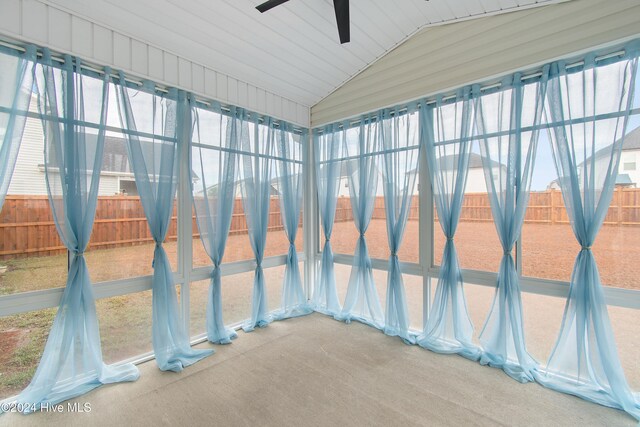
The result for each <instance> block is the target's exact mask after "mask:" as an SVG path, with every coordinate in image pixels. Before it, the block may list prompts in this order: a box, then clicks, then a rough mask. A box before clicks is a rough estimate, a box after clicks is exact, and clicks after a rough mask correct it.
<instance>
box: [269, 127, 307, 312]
mask: <svg viewBox="0 0 640 427" xmlns="http://www.w3.org/2000/svg"><path fill="white" fill-rule="evenodd" d="M306 140H307V133H306V132H303V133H302V134H301V135H296V134H295V133H294V132H293V129H292V127H291V126H288V125H286V124H284V123H283V124H281V125H280V127H279V128H278V129H277V130H276V131H275V145H276V149H277V150H276V152H277V155H278V159H277V160H276V163H277V165H276V166H277V170H276V172H277V175H278V179H277V184H278V193H279V198H280V212H281V216H282V224H283V226H284V231H285V233H286V235H287V239H288V240H289V249H288V251H287V261H286V263H285V271H284V280H283V284H282V302H281V308H280V309H279V310H278V311H277V312H276V313H275V314H274V316H273V317H274V319H275V320H281V319H287V318H290V317H297V316H304V315H306V314H309V313H311V312H312V311H313V310H312V308H311V306H310V305H309V304H308V303H307V298H306V297H305V295H304V290H303V287H302V279H301V275H300V267H299V265H298V253H297V251H296V236H297V235H298V227H299V224H300V212H301V210H302V189H303V187H304V182H303V163H302V160H303V156H302V146H303V145H302V144H305V143H306Z"/></svg>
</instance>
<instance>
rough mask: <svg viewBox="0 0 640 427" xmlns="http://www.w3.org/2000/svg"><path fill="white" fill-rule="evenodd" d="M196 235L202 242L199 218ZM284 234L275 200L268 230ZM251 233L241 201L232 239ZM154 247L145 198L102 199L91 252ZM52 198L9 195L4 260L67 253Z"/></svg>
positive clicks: (1, 223)
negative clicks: (54, 217) (55, 219)
mask: <svg viewBox="0 0 640 427" xmlns="http://www.w3.org/2000/svg"><path fill="white" fill-rule="evenodd" d="M177 219H178V209H177V205H175V204H174V208H173V214H172V217H171V222H170V225H169V231H168V233H167V240H169V241H172V240H173V241H175V240H176V239H177ZM192 224H193V235H194V237H199V234H198V228H197V225H196V218H195V215H192ZM280 229H282V219H281V216H280V202H279V200H278V199H277V198H272V199H271V206H270V215H269V230H270V231H271V230H280ZM246 232H247V221H246V218H245V216H244V213H243V209H242V200H240V199H236V201H235V206H234V211H233V218H232V221H231V231H230V233H231V234H242V233H246ZM151 242H153V238H152V237H151V233H150V232H149V227H148V225H147V219H146V218H145V216H144V211H143V208H142V204H141V203H140V199H139V198H138V197H136V196H101V197H98V205H97V209H96V218H95V221H94V225H93V231H92V234H91V240H90V243H89V248H94V249H96V248H99V249H104V248H114V247H122V246H133V245H140V244H145V243H151ZM65 252H66V248H65V247H64V245H63V244H62V241H61V240H60V237H59V236H58V231H57V230H56V226H55V223H54V222H53V216H52V214H51V209H50V207H49V200H48V199H47V196H15V195H8V196H7V197H6V199H5V202H4V206H3V207H2V212H0V259H11V258H22V257H30V256H43V255H55V254H61V253H65Z"/></svg>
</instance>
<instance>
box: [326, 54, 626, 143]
mask: <svg viewBox="0 0 640 427" xmlns="http://www.w3.org/2000/svg"><path fill="white" fill-rule="evenodd" d="M625 53H626V51H625V50H624V49H622V50H617V51H615V52H611V53H608V54H606V55H602V56H597V57H596V58H595V61H596V62H598V61H604V60H607V59H611V58H615V57H617V56H623V55H624V54H625ZM583 65H584V60H580V61H577V62H573V63H571V64H567V65H566V66H565V68H566V69H572V68H576V67H580V66H583ZM512 74H515V73H512ZM541 76H542V70H541V69H538V70H536V71H533V72H532V73H530V74H525V75H523V76H522V77H521V78H520V81H521V82H524V81H526V80H531V79H535V78H537V77H541ZM500 86H502V82H496V83H491V84H487V85H485V86H481V87H480V92H486V91H488V90H491V89H497V88H499V87H500ZM456 97H457V94H455V93H453V94H450V95H446V96H443V97H442V101H450V100H452V99H456ZM436 102H437V100H436V98H433V97H431V98H427V100H426V105H434V104H435V103H436ZM390 108H393V107H390ZM417 108H420V104H418V105H417ZM408 110H409V109H408V108H407V107H404V108H401V109H399V110H398V111H397V113H396V114H398V115H399V114H404V113H406V112H407V111H408ZM369 114H371V113H369ZM365 115H367V114H365ZM392 116H393V114H392ZM371 121H374V122H375V121H376V118H375V117H371ZM361 122H362V118H358V119H354V120H352V121H350V122H349V127H355V125H359V124H360V123H361ZM334 123H336V122H334ZM324 126H327V125H324ZM324 126H322V127H324ZM338 128H344V125H343V124H342V123H339V122H338ZM316 133H317V134H322V133H323V131H322V130H318V131H317V132H316Z"/></svg>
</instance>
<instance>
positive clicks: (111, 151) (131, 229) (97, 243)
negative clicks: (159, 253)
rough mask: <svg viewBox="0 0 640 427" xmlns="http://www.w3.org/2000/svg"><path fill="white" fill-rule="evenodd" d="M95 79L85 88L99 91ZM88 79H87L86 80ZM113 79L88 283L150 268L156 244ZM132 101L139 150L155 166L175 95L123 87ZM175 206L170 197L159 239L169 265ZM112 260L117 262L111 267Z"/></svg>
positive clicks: (173, 252) (174, 235)
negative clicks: (164, 231)
mask: <svg viewBox="0 0 640 427" xmlns="http://www.w3.org/2000/svg"><path fill="white" fill-rule="evenodd" d="M94 80H95V79H90V78H85V82H89V84H88V85H87V86H88V89H87V88H85V97H86V93H87V92H88V91H90V92H89V93H92V92H96V91H99V90H100V89H101V87H98V86H97V85H96V82H94ZM85 84H87V83H85ZM117 90H119V89H118V88H117V87H116V85H115V84H113V83H112V84H110V85H109V111H108V116H107V124H108V125H109V126H110V130H109V131H108V132H107V136H106V138H105V143H104V157H103V161H102V170H101V174H100V190H99V194H98V205H97V209H96V217H95V221H94V224H93V231H92V233H91V240H90V241H89V247H88V250H87V252H86V259H87V264H88V266H89V272H90V274H91V279H92V281H93V283H98V282H106V281H111V280H119V279H126V278H130V277H138V276H150V275H152V274H153V267H152V265H151V264H152V260H153V251H154V248H155V244H154V242H153V238H152V236H151V231H150V230H149V226H148V224H147V219H146V216H145V212H144V209H143V207H142V203H141V201H140V196H139V195H138V190H137V188H136V184H135V178H134V176H133V170H132V168H131V165H130V163H129V157H128V155H127V146H126V141H125V139H124V136H123V132H124V131H123V130H122V128H121V124H120V117H119V112H118V103H117V94H116V91H117ZM128 90H129V94H130V100H131V107H132V110H133V111H134V114H135V115H136V120H137V121H136V126H137V128H138V132H144V136H140V141H141V143H142V147H143V150H144V152H145V154H146V153H149V155H151V156H155V159H154V163H155V166H154V167H158V166H157V165H159V163H160V160H159V156H160V150H159V149H157V148H156V147H157V146H159V144H162V143H165V142H166V141H164V140H163V138H164V137H163V129H164V126H163V125H164V123H163V121H164V117H165V112H166V110H167V109H168V108H169V104H170V103H173V102H175V101H173V100H169V99H167V98H164V97H162V96H159V95H155V94H152V93H149V92H145V91H142V90H136V89H128ZM177 223H178V207H177V199H174V207H173V214H172V216H171V222H170V225H169V231H168V233H167V237H166V239H165V242H164V245H163V246H164V249H165V251H166V252H167V255H168V257H169V261H170V263H171V269H172V270H173V271H177V270H178V255H177V254H178V250H177V239H178V227H177ZM114 265H117V266H118V268H113V267H114Z"/></svg>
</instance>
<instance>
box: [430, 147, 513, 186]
mask: <svg viewBox="0 0 640 427" xmlns="http://www.w3.org/2000/svg"><path fill="white" fill-rule="evenodd" d="M448 160H450V161H452V162H453V161H457V156H445V157H443V158H442V159H440V161H441V162H444V163H446V162H447V161H448ZM491 164H492V174H493V176H494V178H496V177H497V176H498V173H499V170H498V169H499V168H500V167H501V168H502V173H503V174H506V172H507V167H506V166H504V165H502V166H501V165H500V163H498V162H496V161H494V160H491ZM468 169H469V172H468V174H467V185H466V187H465V189H464V192H465V194H467V193H486V192H487V182H486V181H485V176H484V166H483V164H482V156H481V155H480V154H477V153H471V154H470V155H469V166H468Z"/></svg>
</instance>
